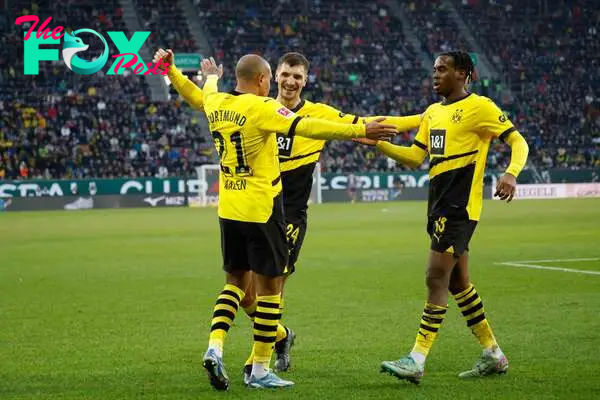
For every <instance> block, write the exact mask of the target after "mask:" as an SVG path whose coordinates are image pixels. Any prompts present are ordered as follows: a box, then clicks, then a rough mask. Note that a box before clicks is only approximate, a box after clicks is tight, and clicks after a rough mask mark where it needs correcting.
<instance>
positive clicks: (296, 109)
mask: <svg viewBox="0 0 600 400" xmlns="http://www.w3.org/2000/svg"><path fill="white" fill-rule="evenodd" d="M304 103H306V101H305V100H304V99H302V101H300V103H298V105H297V106H296V107H294V108H292V109H291V110H290V111H291V112H298V111H300V109H301V108H302V107H304Z"/></svg>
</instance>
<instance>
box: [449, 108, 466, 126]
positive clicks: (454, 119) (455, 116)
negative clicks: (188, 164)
mask: <svg viewBox="0 0 600 400" xmlns="http://www.w3.org/2000/svg"><path fill="white" fill-rule="evenodd" d="M462 114H463V110H462V109H460V108H457V109H456V111H454V114H452V117H450V119H451V120H452V122H454V123H455V124H458V123H459V122H460V120H461V119H462Z"/></svg>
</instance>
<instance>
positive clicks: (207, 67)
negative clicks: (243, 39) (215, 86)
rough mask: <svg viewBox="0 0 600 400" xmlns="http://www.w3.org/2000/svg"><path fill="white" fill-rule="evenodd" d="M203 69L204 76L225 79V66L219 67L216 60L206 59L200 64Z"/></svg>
mask: <svg viewBox="0 0 600 400" xmlns="http://www.w3.org/2000/svg"><path fill="white" fill-rule="evenodd" d="M200 66H201V67H202V75H204V76H207V75H217V76H218V77H219V79H221V77H223V64H221V65H219V66H217V63H216V61H215V59H214V58H212V57H211V58H210V59H209V58H205V59H203V60H202V62H201V63H200Z"/></svg>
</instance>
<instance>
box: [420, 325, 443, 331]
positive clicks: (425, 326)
mask: <svg viewBox="0 0 600 400" xmlns="http://www.w3.org/2000/svg"><path fill="white" fill-rule="evenodd" d="M419 327H420V328H421V329H425V330H426V331H429V332H437V331H438V330H439V328H434V327H431V326H427V325H425V324H421V325H419Z"/></svg>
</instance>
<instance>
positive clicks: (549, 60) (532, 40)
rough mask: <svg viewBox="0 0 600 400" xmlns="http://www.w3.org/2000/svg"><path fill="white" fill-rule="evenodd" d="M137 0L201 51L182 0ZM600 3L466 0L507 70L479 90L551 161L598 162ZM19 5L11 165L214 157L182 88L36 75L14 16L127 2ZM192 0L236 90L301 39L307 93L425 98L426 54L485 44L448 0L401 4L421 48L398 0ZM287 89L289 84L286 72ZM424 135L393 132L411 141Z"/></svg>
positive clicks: (405, 108)
mask: <svg viewBox="0 0 600 400" xmlns="http://www.w3.org/2000/svg"><path fill="white" fill-rule="evenodd" d="M134 3H135V5H136V9H137V11H138V15H139V17H140V18H141V19H142V27H143V29H147V30H150V31H152V35H151V36H150V38H149V40H148V41H147V44H148V45H149V46H150V47H151V51H154V50H155V49H156V48H158V47H170V48H173V49H174V51H175V52H176V53H177V52H197V51H198V46H197V45H196V43H195V42H194V40H193V38H192V35H191V34H190V32H189V31H188V28H187V25H186V23H185V18H184V14H183V10H181V9H179V6H178V4H179V3H178V2H173V1H167V0H150V1H141V0H136V1H134ZM595 3H596V2H595V1H593V0H564V1H563V0H538V1H525V2H523V1H517V0H495V1H494V0H454V3H453V4H454V6H455V7H456V9H457V11H458V12H459V13H460V14H461V15H462V17H463V20H464V21H465V23H466V25H467V26H468V27H469V28H470V29H471V31H472V32H476V39H477V41H478V44H479V47H480V48H481V49H484V50H483V51H485V55H486V56H487V57H488V59H489V60H490V61H491V62H492V64H493V65H494V66H495V68H496V69H497V70H498V71H499V73H500V74H501V76H502V79H501V80H498V81H487V80H486V81H485V84H482V82H479V83H476V84H475V85H474V88H473V90H474V91H476V92H478V93H483V94H485V95H488V96H490V97H492V98H493V99H494V100H495V101H496V102H497V103H498V104H499V105H500V106H501V107H502V108H503V109H504V110H505V111H506V112H507V113H508V114H509V115H510V117H511V119H512V121H513V122H514V123H515V125H517V127H518V129H519V130H520V131H521V132H522V133H523V134H524V135H525V137H526V138H527V140H528V142H529V144H530V151H531V153H530V154H531V160H532V161H533V162H534V163H535V164H536V165H537V166H538V167H541V168H551V167H561V168H585V167H592V166H596V167H600V83H599V82H598V78H597V77H598V76H600V59H599V57H598V54H600V36H599V34H598V29H600V8H599V7H597V4H595ZM7 4H8V6H7V7H6V9H7V10H8V12H7V13H4V15H2V16H0V27H1V28H2V36H1V39H0V40H1V42H0V44H1V46H0V117H1V118H0V179H17V178H18V179H27V178H86V177H95V178H100V177H139V176H174V175H181V174H183V173H184V172H187V173H193V171H194V168H195V167H196V166H198V165H201V164H204V163H213V162H214V161H215V158H214V157H215V154H214V150H213V147H214V146H213V144H212V141H211V140H210V137H209V134H208V132H206V127H205V126H204V125H203V124H202V121H201V118H200V117H199V115H198V114H197V113H194V112H193V111H192V110H190V108H189V107H188V106H187V105H186V104H185V103H183V102H182V101H181V100H179V99H174V100H171V101H168V102H160V103H157V102H152V101H151V100H150V96H149V88H148V85H147V83H146V81H145V78H144V77H141V76H135V75H133V74H131V73H126V74H124V75H122V76H117V75H105V74H104V73H102V72H99V73H96V74H93V75H88V76H83V75H78V74H75V73H72V72H71V71H69V70H68V69H67V68H66V66H65V65H64V63H63V62H62V60H60V61H56V62H42V63H40V73H39V75H29V76H25V75H23V27H21V26H16V25H15V24H14V20H15V18H16V17H18V16H20V15H27V14H37V15H40V17H41V18H42V20H43V19H45V18H46V17H47V16H52V17H53V20H52V23H51V24H50V25H51V26H56V25H63V26H65V27H67V28H69V27H71V26H72V25H73V24H77V25H76V26H74V28H75V29H79V28H83V27H86V28H91V29H94V30H96V31H98V32H100V33H103V32H106V31H109V30H122V31H126V32H127V28H126V25H125V23H124V20H123V16H122V14H123V12H122V9H121V8H120V3H119V2H118V1H115V0H104V1H100V0H92V1H76V0H65V1H61V2H51V1H37V2H31V1H23V0H16V1H9V2H8V3H7ZM194 5H195V7H196V11H197V17H198V18H199V20H200V21H201V23H202V25H203V26H204V29H205V31H206V33H207V34H208V35H209V42H210V43H211V45H212V47H213V52H214V56H215V58H216V59H217V60H218V61H219V62H223V64H224V66H225V67H226V72H225V73H226V76H225V77H224V80H223V82H222V85H221V87H222V89H223V90H226V89H229V88H231V85H232V82H233V69H232V67H233V65H234V62H235V60H236V59H237V58H238V57H239V56H241V55H243V54H245V53H248V52H257V53H260V54H262V55H263V56H265V58H267V59H268V60H269V61H270V62H271V63H272V65H273V66H274V65H275V64H276V62H277V59H278V58H279V56H281V55H282V54H283V53H284V52H286V51H292V50H294V51H300V52H303V53H305V54H306V55H307V56H308V58H309V59H310V61H311V63H312V65H311V71H310V75H309V84H308V86H307V89H306V90H305V96H306V97H307V98H309V99H311V100H313V101H319V102H325V103H328V104H331V105H333V106H336V107H338V108H340V109H341V110H343V111H344V112H346V113H354V114H358V115H375V114H377V115H405V114H414V113H420V112H422V111H423V110H424V109H425V108H426V107H427V105H428V104H430V103H432V102H434V101H437V99H436V98H435V97H434V96H433V95H432V92H431V81H430V75H431V72H430V71H427V70H426V69H424V68H423V67H422V63H421V59H420V54H423V53H425V54H426V55H427V56H428V57H429V58H430V59H431V60H433V58H434V57H435V54H436V53H438V52H440V51H444V50H449V49H452V48H461V49H464V50H467V51H472V49H470V48H469V45H468V40H466V38H464V37H463V36H462V34H461V33H460V29H459V27H458V26H457V25H456V23H455V20H454V19H453V18H451V15H450V13H449V11H448V9H447V7H446V6H445V2H443V1H440V0H433V1H427V2H425V1H402V2H399V4H398V5H399V7H400V9H401V10H402V12H403V13H404V14H405V15H406V17H407V19H408V21H410V23H411V27H412V29H414V32H413V33H414V34H415V36H416V37H417V38H418V39H419V40H420V44H421V48H417V49H415V48H413V46H412V45H411V44H410V41H409V40H407V38H406V37H405V36H404V34H403V25H402V22H401V21H400V20H399V19H398V18H396V17H394V13H393V12H392V10H391V9H390V8H389V6H388V2H387V1H376V2H365V1H359V0H345V1H331V0H305V1H291V0H276V1H273V0H270V1H267V0H257V1H252V2H240V1H236V0H194ZM25 29H27V27H25ZM109 44H110V45H111V46H112V43H110V42H109ZM91 46H93V44H91ZM111 53H112V54H116V48H111ZM147 61H149V60H147ZM105 70H106V69H105ZM273 89H274V91H273V93H272V94H273V95H275V94H276V92H275V91H276V85H273ZM413 135H414V132H409V133H406V134H403V135H401V136H399V137H398V138H396V139H395V140H396V141H398V142H401V143H409V142H410V141H411V138H412V136H413ZM508 150H509V149H508V148H507V147H505V146H503V145H502V144H500V143H495V144H494V145H493V148H492V149H491V150H490V155H489V167H490V168H502V167H504V166H505V165H506V164H507V162H508V157H509V152H508ZM321 162H322V165H323V168H324V170H325V171H334V172H350V171H388V170H396V169H400V168H401V167H400V166H398V165H396V164H395V163H393V162H391V160H388V159H387V158H386V157H382V156H381V155H380V154H378V153H377V152H375V151H373V150H372V149H370V148H368V147H364V146H357V145H355V144H354V143H349V142H339V141H338V142H330V143H329V144H328V145H327V147H326V150H325V152H324V154H323V156H322V158H321ZM426 167H427V165H426V164H425V165H424V166H423V168H426Z"/></svg>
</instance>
